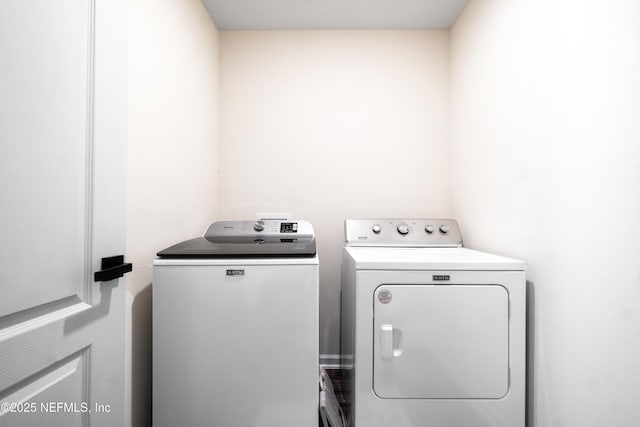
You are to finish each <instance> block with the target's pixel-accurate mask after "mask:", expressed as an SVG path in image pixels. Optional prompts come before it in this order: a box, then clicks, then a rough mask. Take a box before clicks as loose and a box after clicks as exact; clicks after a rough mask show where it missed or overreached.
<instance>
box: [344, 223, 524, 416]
mask: <svg viewBox="0 0 640 427" xmlns="http://www.w3.org/2000/svg"><path fill="white" fill-rule="evenodd" d="M345 232H346V243H345V247H344V251H343V263H342V354H343V389H344V390H345V392H346V393H347V396H346V398H347V401H348V403H349V404H350V406H351V411H350V415H349V419H350V425H351V427H389V426H393V427H410V426H411V427H445V426H446V427H489V426H491V427H496V426H503V427H523V426H524V425H525V364H526V362H525V359H526V357H525V355H526V354H525V351H526V344H525V341H526V292H525V290H526V289H525V288H526V285H525V264H524V262H522V261H518V260H515V259H510V258H504V257H501V256H497V255H491V254H487V253H483V252H478V251H474V250H470V249H466V248H463V247H462V237H461V235H460V230H459V229H458V225H457V223H456V222H455V221H453V220H423V219H406V220H396V219H373V220H347V221H346V223H345Z"/></svg>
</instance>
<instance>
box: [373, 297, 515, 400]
mask: <svg viewBox="0 0 640 427" xmlns="http://www.w3.org/2000/svg"><path fill="white" fill-rule="evenodd" d="M373 298H374V358H373V364H374V381H373V383H374V391H375V393H376V394H377V395H378V396H379V397H381V398H418V399H420V398H422V399H498V398H501V397H503V396H504V395H505V394H506V393H507V391H508V388H509V295H508V293H507V290H506V289H505V288H503V287H502V286H494V285H467V286H465V285H381V286H379V287H378V288H377V289H376V290H375V292H374V295H373Z"/></svg>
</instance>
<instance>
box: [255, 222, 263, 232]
mask: <svg viewBox="0 0 640 427" xmlns="http://www.w3.org/2000/svg"><path fill="white" fill-rule="evenodd" d="M253 229H254V230H256V231H262V230H264V221H258V222H256V223H255V224H253Z"/></svg>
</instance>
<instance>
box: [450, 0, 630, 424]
mask: <svg viewBox="0 0 640 427" xmlns="http://www.w3.org/2000/svg"><path fill="white" fill-rule="evenodd" d="M639 23H640V3H639V2H637V1H635V0H628V1H624V0H614V1H612V2H582V1H580V2H579V1H562V2H557V1H542V2H532V1H529V0H509V1H506V0H472V1H471V2H470V4H469V5H468V7H467V8H466V10H465V11H464V12H463V14H462V16H461V18H460V19H459V20H458V22H457V23H456V24H455V26H454V28H453V30H452V33H451V84H452V97H451V103H452V109H451V112H452V114H451V116H452V122H451V123H452V126H451V129H452V138H451V146H452V150H453V152H452V159H453V164H452V177H453V180H452V197H453V198H452V202H453V215H454V216H455V217H457V218H458V219H459V221H460V224H461V227H462V230H463V233H464V237H465V240H466V244H467V245H468V246H471V247H474V248H479V249H487V250H491V251H495V252H499V253H502V254H505V255H511V256H515V257H520V258H522V259H524V260H526V261H527V262H528V264H529V271H528V273H527V275H528V279H529V281H530V283H529V292H530V297H531V298H532V299H531V300H530V308H531V314H530V317H529V320H530V328H531V336H530V356H531V359H530V367H529V373H530V381H529V390H530V395H529V405H530V424H529V425H531V426H539V427H548V426H555V427H572V426H587V425H589V426H616V427H625V426H627V427H631V426H636V425H638V420H639V419H640V406H639V405H638V401H640V391H639V388H638V384H640V363H638V361H639V360H640V243H639V242H640V77H639V76H640V25H639Z"/></svg>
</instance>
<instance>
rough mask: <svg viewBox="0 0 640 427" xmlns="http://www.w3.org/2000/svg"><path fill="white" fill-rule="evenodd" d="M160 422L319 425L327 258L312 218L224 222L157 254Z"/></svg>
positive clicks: (232, 426)
mask: <svg viewBox="0 0 640 427" xmlns="http://www.w3.org/2000/svg"><path fill="white" fill-rule="evenodd" d="M158 256H159V258H158V259H156V260H155V262H154V279H153V425H154V426H155V427H176V426H189V427H196V426H202V427H204V426H207V427H248V426H252V427H254V426H255V427H281V426H292V427H293V426H295V427H316V426H317V425H318V369H319V364H318V354H319V349H318V345H319V344H318V257H317V255H316V244H315V236H314V233H313V228H312V226H311V224H309V223H308V222H305V221H280V220H268V221H258V222H255V221H220V222H215V223H213V224H211V226H210V227H209V229H208V230H207V232H206V233H205V235H204V237H200V238H196V239H191V240H188V241H186V242H182V243H179V244H177V245H175V246H172V247H170V248H167V249H165V250H163V251H161V252H159V253H158Z"/></svg>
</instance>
